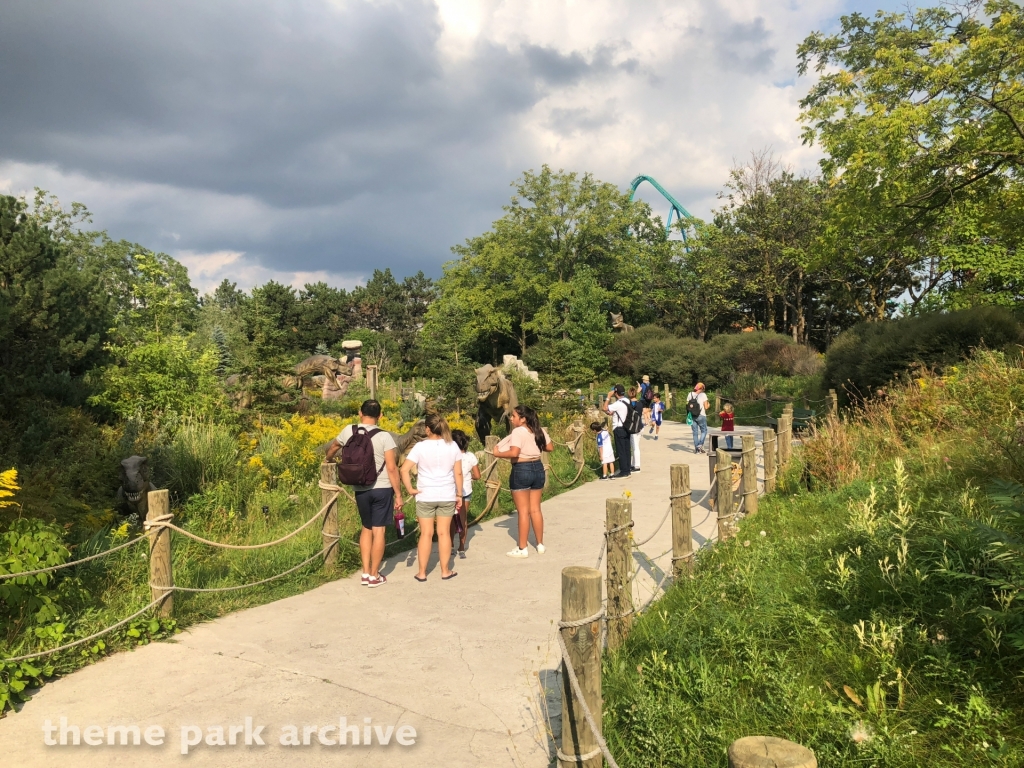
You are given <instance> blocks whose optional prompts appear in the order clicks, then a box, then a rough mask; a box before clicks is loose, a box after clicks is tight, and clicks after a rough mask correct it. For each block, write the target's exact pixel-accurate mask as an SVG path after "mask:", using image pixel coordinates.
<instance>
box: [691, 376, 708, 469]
mask: <svg viewBox="0 0 1024 768" xmlns="http://www.w3.org/2000/svg"><path fill="white" fill-rule="evenodd" d="M686 412H687V413H688V414H689V415H690V426H691V427H692V428H693V452H694V453H707V451H705V450H704V440H705V439H707V436H708V396H707V395H706V394H704V385H703V384H702V383H701V382H699V381H698V382H697V384H696V385H695V386H694V388H693V391H692V392H691V393H690V394H688V395H687V396H686Z"/></svg>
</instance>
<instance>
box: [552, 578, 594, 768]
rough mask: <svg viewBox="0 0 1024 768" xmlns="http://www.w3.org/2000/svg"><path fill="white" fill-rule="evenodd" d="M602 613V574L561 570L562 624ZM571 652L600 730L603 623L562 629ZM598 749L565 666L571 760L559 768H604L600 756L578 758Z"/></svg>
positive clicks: (566, 740)
mask: <svg viewBox="0 0 1024 768" xmlns="http://www.w3.org/2000/svg"><path fill="white" fill-rule="evenodd" d="M600 610H601V572H600V571H598V570H597V569H596V568H585V567H583V566H581V565H571V566H569V567H568V568H563V569H562V621H579V620H580V619H585V618H587V617H588V616H593V615H594V614H596V613H599V612H600ZM559 632H561V633H562V639H563V640H564V641H565V647H566V650H567V651H568V655H569V661H570V663H571V664H572V668H573V670H574V671H575V672H576V679H577V681H578V682H579V684H580V692H581V693H582V694H583V699H584V701H585V702H586V704H587V708H588V709H589V710H590V713H591V714H592V715H593V716H594V723H595V724H596V725H597V727H598V728H601V620H600V619H598V620H597V621H594V622H591V623H590V624H585V625H583V626H582V627H566V628H565V629H560V630H559ZM595 749H597V739H596V738H595V734H594V733H593V731H591V730H590V726H588V725H587V721H586V718H585V717H584V715H583V708H582V706H581V705H580V700H579V699H578V698H577V696H576V693H575V691H573V688H572V683H571V682H570V681H569V673H568V672H567V671H566V667H565V664H564V663H563V664H562V754H564V755H566V756H567V757H570V758H572V759H570V760H562V759H559V761H558V766H559V768H579V766H583V768H601V766H603V765H604V757H603V756H602V755H601V754H600V753H598V754H597V755H595V756H594V757H592V758H590V759H589V760H584V761H579V760H577V759H576V756H577V755H587V754H590V753H591V752H593V751H594V750H595Z"/></svg>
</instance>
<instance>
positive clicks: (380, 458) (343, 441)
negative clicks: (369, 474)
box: [336, 424, 398, 491]
mask: <svg viewBox="0 0 1024 768" xmlns="http://www.w3.org/2000/svg"><path fill="white" fill-rule="evenodd" d="M354 426H359V427H362V428H363V429H366V430H367V431H370V430H373V429H380V427H375V426H373V425H372V424H355V425H353V424H349V425H348V426H347V427H345V428H344V429H343V430H341V432H339V433H338V437H337V438H336V439H337V441H338V445H340V446H341V447H342V452H343V453H344V448H345V446H346V445H347V444H348V441H349V440H351V439H352V429H353V427H354ZM370 442H371V443H372V444H373V466H374V467H376V468H377V469H379V470H380V473H379V474H378V475H377V482H376V483H374V484H373V485H353V486H352V489H353V490H355V491H369V490H371V489H375V488H390V487H391V478H390V477H388V470H387V467H385V466H384V452H385V451H391V450H394V449H395V448H397V447H398V446H397V445H395V438H393V437H392V436H391V433H390V432H387V431H385V430H383V429H381V431H380V432H378V433H377V434H376V435H374V436H373V437H371V438H370ZM396 458H397V457H396Z"/></svg>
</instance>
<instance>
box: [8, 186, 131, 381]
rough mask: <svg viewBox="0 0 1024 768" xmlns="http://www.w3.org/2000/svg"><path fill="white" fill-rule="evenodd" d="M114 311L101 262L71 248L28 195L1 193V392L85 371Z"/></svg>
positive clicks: (98, 353)
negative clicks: (37, 213) (36, 213)
mask: <svg viewBox="0 0 1024 768" xmlns="http://www.w3.org/2000/svg"><path fill="white" fill-rule="evenodd" d="M111 311H112V310H111V306H110V302H109V300H108V298H107V295H106V292H105V291H104V290H103V285H102V283H101V280H100V272H99V264H98V263H96V262H95V261H87V262H81V261H79V260H77V259H76V258H74V256H73V255H72V254H69V253H67V252H66V250H65V249H63V248H62V247H61V245H60V243H59V242H57V241H56V240H55V238H54V236H53V234H52V233H51V232H50V231H49V230H48V229H46V228H45V227H44V226H43V225H41V224H40V222H39V221H38V220H37V219H35V218H34V217H32V216H31V214H30V212H29V210H28V208H27V206H26V204H25V203H24V201H22V200H18V199H16V198H13V197H9V196H0V390H2V391H4V392H5V393H9V392H11V391H12V390H14V389H18V390H24V389H26V388H31V386H32V383H33V381H34V380H35V379H36V378H37V377H39V376H41V375H44V374H46V373H47V372H56V373H60V372H63V371H70V372H71V373H72V374H75V375H81V374H82V373H84V372H85V371H86V370H87V369H88V368H89V367H90V366H91V365H94V364H95V363H96V362H97V361H98V360H99V359H100V356H101V353H102V341H103V338H104V336H105V333H106V330H107V328H109V326H110V323H111V320H112V317H111Z"/></svg>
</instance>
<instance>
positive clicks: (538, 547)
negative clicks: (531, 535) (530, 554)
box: [537, 544, 547, 555]
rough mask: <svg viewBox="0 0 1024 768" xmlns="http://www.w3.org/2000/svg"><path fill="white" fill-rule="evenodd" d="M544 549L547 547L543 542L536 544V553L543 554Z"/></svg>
mask: <svg viewBox="0 0 1024 768" xmlns="http://www.w3.org/2000/svg"><path fill="white" fill-rule="evenodd" d="M546 549H547V547H545V546H544V545H543V544H538V545H537V554H538V555H543V554H544V551H545V550H546Z"/></svg>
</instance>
